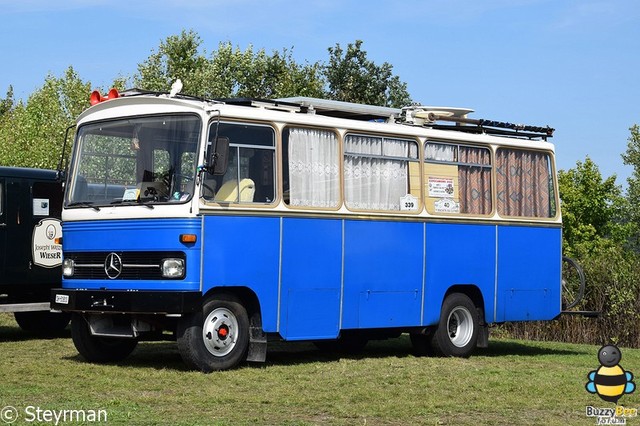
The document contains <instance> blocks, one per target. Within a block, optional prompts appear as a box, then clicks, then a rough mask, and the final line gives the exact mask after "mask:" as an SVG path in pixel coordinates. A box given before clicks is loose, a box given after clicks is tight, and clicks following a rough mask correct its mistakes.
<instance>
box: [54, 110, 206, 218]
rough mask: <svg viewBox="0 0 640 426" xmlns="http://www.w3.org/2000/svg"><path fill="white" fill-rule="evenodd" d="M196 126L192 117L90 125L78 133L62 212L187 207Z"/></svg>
mask: <svg viewBox="0 0 640 426" xmlns="http://www.w3.org/2000/svg"><path fill="white" fill-rule="evenodd" d="M201 133H202V120H201V118H200V117H199V116H198V115H196V114H170V115H150V116H141V117H128V118H122V119H116V120H105V121H99V122H91V123H87V124H85V125H82V126H81V127H79V128H78V132H77V135H76V143H75V147H74V157H73V162H72V165H71V173H70V176H69V181H68V185H69V186H68V190H67V191H66V196H65V207H70V208H73V207H85V208H86V207H92V208H94V209H95V208H97V207H105V206H119V205H132V204H143V205H147V206H152V205H154V204H175V203H187V202H189V201H190V200H191V199H192V197H193V194H194V192H195V177H196V165H197V155H198V154H197V153H198V146H199V143H200V135H201Z"/></svg>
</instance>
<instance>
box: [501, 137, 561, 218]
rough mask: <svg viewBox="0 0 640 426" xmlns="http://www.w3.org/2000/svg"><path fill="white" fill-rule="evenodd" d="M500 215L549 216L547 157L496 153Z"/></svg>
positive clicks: (505, 151) (516, 152)
mask: <svg viewBox="0 0 640 426" xmlns="http://www.w3.org/2000/svg"><path fill="white" fill-rule="evenodd" d="M496 171H497V173H496V176H497V186H498V212H499V213H500V214H503V215H507V216H525V217H550V216H551V205H550V199H551V197H550V195H551V194H550V188H551V185H550V183H551V174H550V171H549V157H548V156H547V154H543V153H538V152H531V151H519V150H510V149H500V150H498V152H497V154H496Z"/></svg>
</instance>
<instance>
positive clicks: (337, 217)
mask: <svg viewBox="0 0 640 426" xmlns="http://www.w3.org/2000/svg"><path fill="white" fill-rule="evenodd" d="M92 104H94V105H93V106H92V107H90V108H89V109H87V110H86V111H85V112H84V113H82V114H81V115H80V117H79V118H78V121H77V125H78V127H77V134H76V139H75V143H74V148H73V154H72V159H71V164H70V170H69V173H68V182H67V185H68V187H67V189H66V195H65V200H64V206H63V214H62V215H63V216H62V217H63V232H64V241H63V245H62V247H63V257H64V261H63V281H62V287H61V288H58V289H54V290H53V292H52V295H51V297H52V300H51V303H52V308H54V309H56V310H60V311H64V312H70V313H72V314H73V316H72V322H71V330H72V338H73V341H74V344H75V346H76V348H77V350H78V352H79V353H80V354H81V355H82V356H83V357H84V358H85V359H87V360H88V361H91V362H109V361H116V360H122V359H124V358H125V357H127V356H128V355H129V354H130V353H131V352H132V351H133V349H134V348H135V347H136V345H137V343H138V342H139V341H142V340H148V339H158V338H161V339H162V338H166V339H176V340H177V345H178V348H179V352H180V354H181V356H182V358H183V359H184V361H185V363H186V364H188V365H189V366H190V367H192V368H195V369H199V370H202V371H204V372H210V371H213V370H223V369H228V368H232V367H235V366H237V365H238V364H239V363H242V362H244V361H264V360H265V357H266V353H267V342H268V341H271V339H281V340H285V341H300V340H307V341H313V342H316V343H317V344H318V346H319V347H333V348H337V349H341V350H357V349H359V348H362V347H363V346H364V345H365V344H366V342H367V341H368V340H371V339H383V338H387V337H391V336H399V335H400V334H401V333H409V334H410V336H411V342H412V344H413V346H414V348H415V350H416V352H417V353H419V354H427V353H431V352H434V353H437V354H441V355H445V356H462V357H466V356H469V355H470V354H471V352H472V351H473V350H474V348H476V347H486V345H487V344H488V325H489V324H493V323H502V322H505V321H532V320H551V319H553V318H556V317H557V316H558V315H559V314H560V313H561V309H562V306H561V305H562V302H561V258H562V252H561V225H562V224H561V215H560V211H559V201H558V192H557V181H556V173H555V165H554V164H555V163H554V147H553V145H552V144H551V143H549V142H548V141H547V139H548V137H550V136H551V135H552V132H553V129H550V128H548V127H535V126H520V125H512V124H509V123H503V122H495V121H487V120H473V119H470V118H469V117H468V115H469V114H470V113H471V112H472V110H469V109H464V108H434V107H424V106H412V107H408V108H404V109H393V108H383V107H374V106H368V105H359V104H351V103H345V102H336V101H328V100H321V99H310V98H289V99H284V100H252V99H227V100H218V101H212V100H204V99H197V98H193V97H189V96H185V95H181V94H175V93H172V94H160V93H151V92H144V91H139V90H132V91H127V92H124V93H118V92H116V91H115V90H112V91H111V92H110V93H109V95H108V96H107V97H102V96H101V95H100V94H99V93H97V92H94V94H92Z"/></svg>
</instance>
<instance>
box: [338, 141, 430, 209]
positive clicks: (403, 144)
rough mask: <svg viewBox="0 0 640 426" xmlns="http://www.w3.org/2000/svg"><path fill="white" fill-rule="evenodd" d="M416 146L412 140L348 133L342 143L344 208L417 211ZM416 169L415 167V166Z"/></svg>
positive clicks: (418, 192) (418, 198)
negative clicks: (413, 164) (345, 206)
mask: <svg viewBox="0 0 640 426" xmlns="http://www.w3.org/2000/svg"><path fill="white" fill-rule="evenodd" d="M417 162H418V145H417V144H416V142H415V141H413V140H407V139H398V138H388V137H380V136H370V135H355V134H349V135H347V136H346V138H345V143H344V187H345V203H346V205H347V208H349V209H355V210H381V211H389V210H396V211H399V210H406V211H409V212H411V211H413V212H417V211H418V210H419V208H420V202H419V200H420V197H419V195H420V188H419V179H418V178H419V176H416V174H415V171H416V166H414V167H410V166H411V164H412V163H416V165H417V164H418V163H417ZM418 169H419V167H418Z"/></svg>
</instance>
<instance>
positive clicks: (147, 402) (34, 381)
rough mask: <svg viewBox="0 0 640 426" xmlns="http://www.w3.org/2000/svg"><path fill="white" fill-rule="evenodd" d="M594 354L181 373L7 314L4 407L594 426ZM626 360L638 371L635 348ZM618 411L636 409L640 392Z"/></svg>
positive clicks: (131, 415) (154, 355)
mask: <svg viewBox="0 0 640 426" xmlns="http://www.w3.org/2000/svg"><path fill="white" fill-rule="evenodd" d="M597 350H598V347H597V346H586V345H569V344H560V343H541V342H529V341H516V340H506V339H492V340H491V342H490V347H489V349H485V350H480V351H478V353H477V354H476V355H474V356H472V357H471V358H469V359H454V358H418V357H415V356H413V355H411V346H410V342H409V339H408V337H406V336H402V337H400V338H398V339H393V340H387V341H381V342H370V343H369V344H368V345H367V347H366V348H365V350H364V351H363V352H362V353H361V354H359V355H357V356H338V355H335V354H328V353H323V352H320V351H318V350H317V349H315V347H314V346H313V345H311V344H308V343H276V344H274V345H270V348H269V352H268V355H267V363H266V364H251V365H248V366H245V367H242V368H240V369H237V370H233V371H226V372H220V373H212V374H202V373H198V372H192V371H187V370H186V369H185V367H184V365H183V364H182V361H181V359H180V356H179V354H178V352H177V349H176V346H175V344H174V343H171V342H154V343H141V344H140V345H139V346H138V348H137V349H136V350H135V351H134V353H133V354H132V355H131V356H130V357H129V358H128V359H127V360H125V361H124V362H122V363H120V364H119V365H95V364H88V363H85V362H83V361H82V359H81V358H80V357H79V356H78V354H77V352H76V350H75V348H74V346H73V343H72V342H71V339H70V337H69V334H68V332H67V333H65V334H62V335H61V336H60V337H57V338H52V339H38V338H36V337H34V336H32V335H29V334H27V333H24V332H22V331H21V330H20V329H19V328H18V327H17V325H16V324H15V322H14V321H13V317H12V316H11V315H9V314H0V377H1V382H0V409H1V408H2V407H4V406H13V407H15V408H16V409H17V411H18V413H19V415H20V419H19V420H18V421H17V422H16V423H14V424H34V423H33V422H31V423H27V422H26V421H25V420H26V417H27V414H26V410H27V407H40V408H41V409H42V410H100V409H103V410H105V411H106V413H107V416H108V421H107V424H142V425H146V424H171V425H211V424H220V425H237V424H240V425H243V424H251V425H256V424H257V425H263V424H265V425H266V424H268V425H279V424H284V425H306V424H336V425H396V424H397V425H413V424H430V425H434V424H435V425H440V424H443V425H465V424H466V425H483V424H486V425H510V424H531V425H533V424H535V425H539V424H540V425H542V424H545V425H559V424H563V425H566V424H585V425H587V424H596V419H595V418H588V417H586V415H585V407H586V406H588V405H591V406H595V407H614V406H615V405H614V404H612V403H606V402H604V401H602V400H600V399H599V398H598V397H597V395H592V394H589V393H588V392H587V391H586V390H585V383H586V381H587V374H588V373H589V371H591V370H595V369H597V368H598V367H599V362H598V359H597ZM622 356H623V359H622V362H621V363H620V364H621V365H622V366H623V367H624V368H625V369H626V370H628V371H631V372H634V373H636V374H638V375H640V350H633V349H624V348H623V349H622ZM639 382H640V381H639ZM620 404H622V405H625V406H627V407H634V408H638V407H639V406H640V391H638V392H636V393H633V394H630V395H625V396H623V397H622V399H621V400H620ZM30 410H31V412H33V410H34V409H33V408H31V409H30ZM0 424H2V423H0ZM46 424H54V423H53V422H49V423H46ZM60 424H62V423H60ZM65 424H71V423H65ZM627 424H631V425H632V424H638V425H640V417H638V418H629V419H627Z"/></svg>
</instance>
